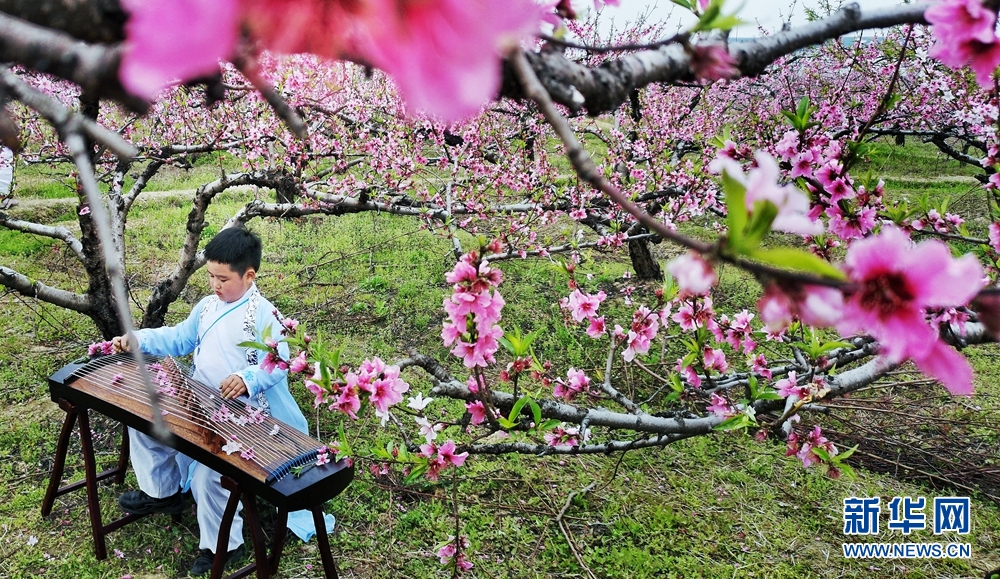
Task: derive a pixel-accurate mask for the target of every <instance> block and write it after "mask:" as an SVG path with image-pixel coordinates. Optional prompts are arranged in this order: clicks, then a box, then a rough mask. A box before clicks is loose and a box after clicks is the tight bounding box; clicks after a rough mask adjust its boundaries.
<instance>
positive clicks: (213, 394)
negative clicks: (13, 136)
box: [49, 354, 354, 511]
mask: <svg viewBox="0 0 1000 579" xmlns="http://www.w3.org/2000/svg"><path fill="white" fill-rule="evenodd" d="M145 364H146V368H147V370H148V371H149V375H150V377H151V378H152V381H153V386H154V387H155V388H156V389H157V392H158V393H159V401H160V407H161V414H162V416H163V420H164V422H165V423H166V425H167V427H168V428H169V429H170V431H171V432H172V433H173V434H174V440H172V441H168V444H169V445H170V446H172V447H173V448H176V449H177V450H179V451H180V452H183V453H184V454H186V455H188V456H190V457H191V458H193V459H195V460H197V461H198V462H201V463H202V464H204V465H205V466H208V467H209V468H211V469H213V470H215V471H217V472H219V473H221V474H223V475H225V476H229V477H231V478H232V479H234V480H235V481H237V482H238V483H239V484H240V485H241V486H242V487H243V489H244V490H246V491H249V492H251V493H253V494H255V495H256V496H258V497H261V498H263V499H265V500H267V501H268V502H270V503H271V504H273V505H275V506H276V507H279V508H280V509H282V510H287V511H294V510H299V509H305V508H311V507H315V506H316V505H319V504H322V503H323V502H325V501H327V500H329V499H331V498H333V497H335V496H336V495H338V494H339V493H340V492H341V491H343V490H344V488H346V487H347V485H348V484H350V482H351V480H352V479H353V477H354V470H353V468H352V467H350V466H347V465H345V464H343V463H335V462H329V463H326V464H321V465H317V464H316V463H317V458H318V457H319V452H320V449H321V447H322V443H320V442H318V441H317V440H315V439H313V438H312V437H310V436H308V435H306V434H303V433H301V432H299V431H298V430H295V429H294V428H292V427H291V426H288V425H286V424H284V423H282V422H280V421H278V420H275V419H274V418H272V417H270V416H266V415H264V413H262V412H261V411H260V409H258V408H254V407H252V406H250V405H248V403H247V402H246V400H247V399H246V398H243V399H242V400H241V399H235V400H224V399H222V397H221V396H220V395H219V394H218V388H213V387H209V386H206V385H205V384H202V383H200V382H198V381H196V380H193V379H192V378H190V377H189V376H188V373H189V372H188V369H187V368H186V367H185V366H184V365H183V364H181V363H179V362H177V361H175V360H174V359H173V358H170V357H166V358H159V357H156V356H148V355H147V356H145ZM49 391H50V394H51V397H52V400H53V401H55V402H59V401H60V400H65V401H68V402H70V403H71V404H74V405H76V406H80V407H83V408H92V409H94V410H96V411H98V412H100V413H102V414H104V415H106V416H108V417H110V418H113V419H115V420H118V421H120V422H122V423H124V424H126V425H128V426H131V427H133V428H136V429H138V430H140V431H142V432H145V433H147V434H149V433H150V432H151V430H152V422H153V416H152V410H151V406H150V403H149V397H148V395H147V393H146V389H145V387H144V386H143V384H142V381H141V379H140V375H139V371H138V368H137V367H136V363H135V359H134V358H133V357H132V356H131V355H130V354H116V355H112V356H103V357H99V358H96V359H94V360H92V361H90V362H88V363H86V364H70V365H67V366H65V367H64V368H62V369H61V370H60V371H58V372H56V373H55V374H54V375H53V376H52V377H51V378H49Z"/></svg>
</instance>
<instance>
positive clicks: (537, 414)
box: [528, 398, 542, 424]
mask: <svg viewBox="0 0 1000 579" xmlns="http://www.w3.org/2000/svg"><path fill="white" fill-rule="evenodd" d="M528 407H529V408H531V417H532V418H534V419H535V424H538V423H539V422H541V421H542V408H541V407H540V406H539V405H538V403H537V402H535V401H534V400H533V399H531V398H528Z"/></svg>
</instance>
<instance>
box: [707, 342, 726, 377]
mask: <svg viewBox="0 0 1000 579" xmlns="http://www.w3.org/2000/svg"><path fill="white" fill-rule="evenodd" d="M702 358H703V359H704V361H705V368H706V369H708V368H711V369H713V370H718V371H719V372H725V371H726V368H728V367H729V365H728V364H727V363H726V354H725V352H723V351H722V350H719V349H713V348H709V347H706V348H704V350H703V351H702Z"/></svg>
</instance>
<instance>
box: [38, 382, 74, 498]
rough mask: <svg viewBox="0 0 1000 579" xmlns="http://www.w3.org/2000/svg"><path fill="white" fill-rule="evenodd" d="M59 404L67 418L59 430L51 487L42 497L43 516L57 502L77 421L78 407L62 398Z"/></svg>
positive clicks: (50, 479)
mask: <svg viewBox="0 0 1000 579" xmlns="http://www.w3.org/2000/svg"><path fill="white" fill-rule="evenodd" d="M59 406H60V407H62V409H63V410H65V411H66V420H65V422H63V426H62V431H60V432H59V444H58V446H57V447H56V456H55V460H54V461H53V462H52V474H51V475H50V476H49V487H48V488H47V489H46V490H45V498H44V499H42V516H43V517H47V516H49V514H50V513H51V512H52V505H53V504H55V501H56V495H57V494H58V492H57V491H58V490H59V484H60V483H62V476H63V472H64V471H65V469H66V451H67V450H68V449H69V435H70V434H72V433H73V423H74V422H75V421H76V408H75V407H74V406H73V405H72V404H69V403H68V402H66V401H65V400H62V401H60V403H59Z"/></svg>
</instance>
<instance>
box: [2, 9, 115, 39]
mask: <svg viewBox="0 0 1000 579" xmlns="http://www.w3.org/2000/svg"><path fill="white" fill-rule="evenodd" d="M0 12H6V13H7V14H13V15H15V16H17V17H19V18H22V19H24V20H27V21H28V22H33V23H34V24H38V25H39V26H45V27H46V28H51V29H53V30H59V31H61V32H65V33H67V34H69V35H71V36H73V37H74V38H78V39H80V40H83V41H84V42H101V43H111V42H121V41H122V40H125V29H124V27H125V21H126V20H128V14H126V13H125V11H124V10H123V9H122V6H121V4H120V3H119V2H118V0H87V1H86V2H80V1H77V0H0Z"/></svg>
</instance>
